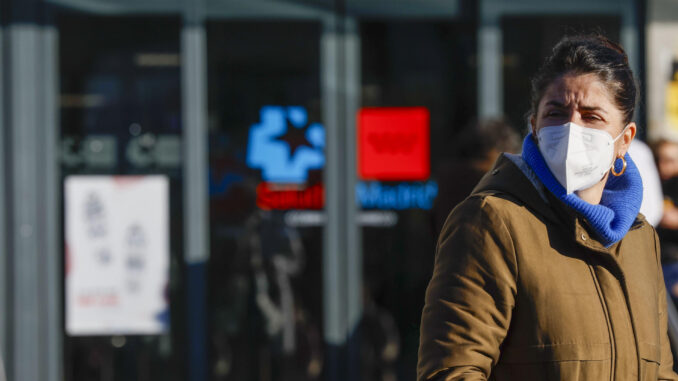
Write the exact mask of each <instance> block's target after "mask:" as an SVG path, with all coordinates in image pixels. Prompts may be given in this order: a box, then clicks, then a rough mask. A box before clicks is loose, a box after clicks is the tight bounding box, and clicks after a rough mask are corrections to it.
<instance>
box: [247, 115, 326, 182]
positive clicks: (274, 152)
mask: <svg viewBox="0 0 678 381" xmlns="http://www.w3.org/2000/svg"><path fill="white" fill-rule="evenodd" d="M259 114H260V118H261V121H260V123H258V124H254V125H252V127H250V131H249V141H248V146H247V165H248V166H249V167H250V168H259V169H261V173H262V177H263V179H264V181H268V182H274V183H304V182H306V180H307V179H308V171H309V170H311V169H320V168H322V167H323V166H324V165H325V153H324V151H323V150H324V148H325V128H324V127H323V125H322V124H320V123H312V124H310V125H309V124H308V114H307V112H306V109H305V108H303V107H299V106H291V107H282V106H264V107H262V108H261V110H260V112H259Z"/></svg>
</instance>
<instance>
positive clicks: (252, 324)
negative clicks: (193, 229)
mask: <svg viewBox="0 0 678 381" xmlns="http://www.w3.org/2000/svg"><path fill="white" fill-rule="evenodd" d="M320 32H321V26H320V24H319V23H317V22H310V21H211V22H209V23H208V28H207V36H208V73H209V77H208V78H209V80H208V83H209V126H210V133H209V134H210V136H209V141H210V153H209V155H210V164H209V165H210V168H209V170H210V224H211V226H210V229H211V232H210V240H211V250H210V251H211V257H210V262H209V278H208V288H209V290H210V292H211V294H210V296H209V316H210V321H209V337H210V338H211V343H210V344H211V346H210V353H211V356H210V357H211V358H210V363H211V368H210V369H211V372H212V373H211V379H213V380H255V379H256V380H314V379H319V378H320V377H321V372H322V370H323V351H322V330H321V321H322V279H321V274H322V269H321V260H322V227H321V226H320V223H319V221H316V222H313V221H314V217H315V218H317V217H318V214H317V213H318V212H319V210H320V209H322V207H323V205H322V183H321V181H322V167H323V164H324V154H323V146H324V128H323V126H322V118H321V115H320V109H321V101H320V80H319V71H320V53H319V47H320ZM293 210H294V211H293ZM299 213H306V214H305V215H306V217H309V218H310V220H308V218H307V219H306V220H305V222H303V221H304V219H303V218H302V219H301V220H300V219H298V218H297V220H296V222H295V220H294V218H293V217H294V215H296V216H299V215H300V214H299ZM303 216H304V215H303V214H302V217H303ZM299 221H302V222H301V223H300V222H299ZM300 225H301V226H300ZM309 225H310V226H309Z"/></svg>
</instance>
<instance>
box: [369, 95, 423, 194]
mask: <svg viewBox="0 0 678 381" xmlns="http://www.w3.org/2000/svg"><path fill="white" fill-rule="evenodd" d="M430 173H431V152H430V131H429V112H428V109H426V108H425V107H392V108H391V107H379V108H363V109H361V110H360V111H359V113H358V175H359V176H360V177H361V178H362V179H364V180H386V181H407V180H410V181H417V180H426V179H428V177H429V175H430Z"/></svg>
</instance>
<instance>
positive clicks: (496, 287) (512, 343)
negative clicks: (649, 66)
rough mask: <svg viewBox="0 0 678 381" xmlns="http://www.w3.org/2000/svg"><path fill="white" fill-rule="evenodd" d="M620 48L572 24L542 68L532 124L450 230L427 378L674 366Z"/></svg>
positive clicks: (629, 376) (625, 372)
mask: <svg viewBox="0 0 678 381" xmlns="http://www.w3.org/2000/svg"><path fill="white" fill-rule="evenodd" d="M636 92H637V91H636V85H635V81H634V78H633V73H632V72H631V69H630V68H629V65H628V61H627V56H626V53H625V52H624V50H623V49H622V48H621V47H620V46H619V45H617V44H616V43H613V42H611V41H610V40H608V39H607V38H605V37H603V36H597V35H594V36H570V37H564V38H563V39H561V40H560V41H559V42H558V43H557V44H556V45H555V47H554V48H553V51H552V54H551V55H550V56H549V57H548V58H547V59H546V61H545V62H544V64H543V66H542V67H541V68H540V70H539V71H538V73H537V74H536V76H535V77H534V79H533V80H532V108H531V111H530V116H529V120H530V124H531V133H529V134H528V135H527V136H526V137H525V139H524V141H523V149H522V153H521V155H511V154H503V155H502V156H500V157H499V159H498V160H497V162H496V163H495V166H494V167H493V169H492V170H490V172H488V173H487V174H486V175H485V177H484V178H483V179H482V180H481V181H480V183H479V184H478V185H477V186H476V188H475V189H474V191H473V193H472V194H471V196H469V197H468V198H467V199H466V200H465V201H463V202H462V203H461V204H460V205H458V206H457V207H456V208H455V209H454V210H453V211H452V212H451V213H450V215H449V217H448V218H447V221H446V223H445V226H444V227H443V230H442V232H441V234H440V237H439V240H438V244H437V248H436V259H435V264H434V271H433V275H432V278H431V280H430V282H429V285H428V288H427V290H426V298H425V306H424V309H423V312H422V320H421V330H420V346H419V359H418V366H417V379H418V380H486V379H496V380H591V381H594V380H595V381H599V380H678V375H677V374H675V373H674V372H673V370H672V368H673V357H672V354H671V347H670V344H669V341H668V335H667V313H666V291H665V288H664V284H663V279H662V272H661V267H660V261H659V243H658V241H657V237H656V234H655V231H654V229H653V228H652V226H650V225H649V224H648V223H647V222H646V221H645V218H644V217H643V216H642V215H641V214H639V213H638V211H639V209H640V204H641V202H642V194H643V185H642V181H641V178H640V175H639V173H638V169H637V168H636V166H635V164H634V163H633V160H632V159H631V158H630V157H629V155H628V154H627V153H626V152H627V149H628V147H629V145H630V143H631V141H632V140H633V138H634V137H635V135H636V129H637V127H636V124H635V123H634V122H633V121H632V120H633V113H634V108H635V104H636Z"/></svg>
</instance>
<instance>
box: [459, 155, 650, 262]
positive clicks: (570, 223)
mask: <svg viewBox="0 0 678 381" xmlns="http://www.w3.org/2000/svg"><path fill="white" fill-rule="evenodd" d="M497 193H502V194H506V195H508V196H510V197H511V198H513V199H516V200H519V201H520V202H522V203H523V204H525V206H526V207H528V208H529V209H530V210H532V211H533V212H534V213H536V214H538V215H540V216H541V217H543V218H544V219H546V220H549V221H551V222H554V223H557V224H560V225H563V226H564V227H566V228H567V229H568V230H569V231H570V232H571V234H572V235H573V238H574V240H575V241H576V242H577V243H578V244H579V245H581V246H583V247H586V248H588V249H590V250H593V251H596V252H600V253H614V252H617V250H618V247H619V244H620V243H621V241H619V242H616V243H615V244H613V245H612V246H610V247H609V248H606V247H605V246H604V245H603V244H602V243H601V242H600V241H599V240H598V239H597V238H596V237H595V234H592V232H593V229H592V228H590V227H589V226H588V223H587V221H586V219H585V218H583V217H581V216H579V215H578V214H577V213H576V212H575V211H574V210H572V208H569V207H568V206H567V205H565V204H564V203H563V202H562V201H560V200H559V199H558V198H557V197H555V196H554V195H553V194H551V192H549V191H548V190H546V191H545V192H543V193H542V194H544V195H545V198H544V197H542V194H540V192H539V191H538V190H537V189H536V188H535V186H534V184H532V182H531V181H530V180H529V179H528V178H527V176H526V175H525V174H524V173H523V171H522V170H521V169H520V168H518V166H516V164H515V163H514V162H513V161H512V160H511V159H509V158H508V157H506V155H504V154H502V155H500V156H499V158H498V159H497V161H496V162H495V164H494V166H493V168H492V169H491V170H490V171H489V172H488V173H486V174H485V176H483V178H482V179H481V180H480V182H479V183H478V185H477V186H476V187H475V188H474V189H473V192H471V194H472V195H480V194H497ZM643 221H644V217H643V216H642V215H640V214H639V215H638V217H637V218H636V221H635V222H634V223H633V226H632V227H631V229H630V230H635V229H637V228H639V227H640V226H641V225H642V224H643Z"/></svg>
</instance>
